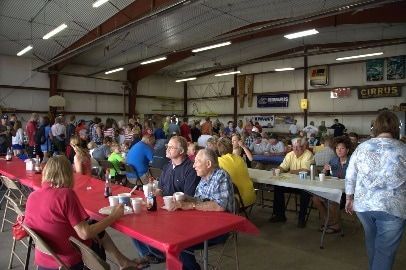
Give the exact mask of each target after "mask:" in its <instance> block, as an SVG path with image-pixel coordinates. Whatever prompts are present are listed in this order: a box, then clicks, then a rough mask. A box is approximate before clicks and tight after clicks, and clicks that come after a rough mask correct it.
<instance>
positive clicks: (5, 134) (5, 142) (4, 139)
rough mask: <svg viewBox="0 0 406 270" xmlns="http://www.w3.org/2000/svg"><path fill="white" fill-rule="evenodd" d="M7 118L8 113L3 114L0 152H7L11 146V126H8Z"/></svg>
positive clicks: (0, 130) (0, 124) (0, 126)
mask: <svg viewBox="0 0 406 270" xmlns="http://www.w3.org/2000/svg"><path fill="white" fill-rule="evenodd" d="M7 120H8V116H7V114H3V115H2V116H1V123H0V154H5V153H7V148H8V147H10V143H9V141H10V138H11V136H10V126H8V124H7Z"/></svg>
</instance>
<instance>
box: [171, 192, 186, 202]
mask: <svg viewBox="0 0 406 270" xmlns="http://www.w3.org/2000/svg"><path fill="white" fill-rule="evenodd" d="M173 197H175V200H177V201H183V200H184V199H185V193H183V192H175V193H173Z"/></svg>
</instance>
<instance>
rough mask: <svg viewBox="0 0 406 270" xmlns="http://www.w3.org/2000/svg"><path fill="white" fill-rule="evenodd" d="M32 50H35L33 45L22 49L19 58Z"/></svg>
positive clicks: (18, 54)
mask: <svg viewBox="0 0 406 270" xmlns="http://www.w3.org/2000/svg"><path fill="white" fill-rule="evenodd" d="M32 48H33V47H32V46H31V45H28V46H27V47H25V48H24V49H22V50H21V51H19V52H18V53H17V56H21V55H23V54H25V53H26V52H28V51H30V50H32Z"/></svg>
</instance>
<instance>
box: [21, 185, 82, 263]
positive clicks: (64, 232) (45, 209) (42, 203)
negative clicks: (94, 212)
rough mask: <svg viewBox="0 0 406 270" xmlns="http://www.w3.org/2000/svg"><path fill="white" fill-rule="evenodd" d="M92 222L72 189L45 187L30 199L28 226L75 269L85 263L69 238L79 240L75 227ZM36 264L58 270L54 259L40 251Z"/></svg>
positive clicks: (36, 253) (32, 194) (36, 252)
mask: <svg viewBox="0 0 406 270" xmlns="http://www.w3.org/2000/svg"><path fill="white" fill-rule="evenodd" d="M88 218H89V216H88V215H87V213H86V211H85V209H84V208H83V206H82V205H81V204H80V201H79V199H78V197H77V196H76V193H75V192H74V191H73V190H72V189H71V188H52V187H50V186H49V185H48V184H47V183H45V184H43V185H42V188H41V189H39V190H37V191H34V192H32V193H31V194H30V196H29V197H28V200H27V205H26V210H25V220H24V222H25V224H26V225H27V226H28V227H30V228H31V229H33V230H34V231H35V232H36V233H38V234H39V235H40V236H41V237H42V238H43V239H44V240H45V242H47V243H48V244H49V245H50V247H51V248H52V249H53V250H54V251H55V252H56V254H57V255H58V256H59V257H60V258H61V260H62V261H63V262H65V263H66V264H67V265H68V266H72V265H75V264H77V263H79V262H81V261H82V258H81V255H80V252H78V251H77V250H75V249H74V248H73V247H72V245H71V244H70V243H69V237H70V236H74V237H76V238H78V239H79V237H78V235H77V234H76V231H75V230H74V229H73V227H74V226H76V225H77V224H79V223H80V222H82V221H84V220H87V219H88ZM89 243H90V242H89ZM35 263H36V264H37V265H39V266H42V267H47V268H58V264H57V263H56V262H55V260H54V259H53V258H52V257H51V256H49V255H46V254H45V253H42V252H40V251H39V250H37V249H36V250H35Z"/></svg>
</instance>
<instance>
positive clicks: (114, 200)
mask: <svg viewBox="0 0 406 270" xmlns="http://www.w3.org/2000/svg"><path fill="white" fill-rule="evenodd" d="M109 204H110V206H116V205H118V196H109Z"/></svg>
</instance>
